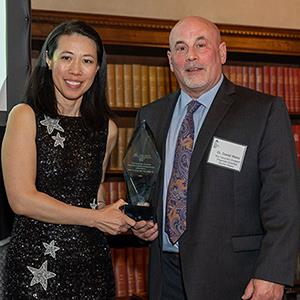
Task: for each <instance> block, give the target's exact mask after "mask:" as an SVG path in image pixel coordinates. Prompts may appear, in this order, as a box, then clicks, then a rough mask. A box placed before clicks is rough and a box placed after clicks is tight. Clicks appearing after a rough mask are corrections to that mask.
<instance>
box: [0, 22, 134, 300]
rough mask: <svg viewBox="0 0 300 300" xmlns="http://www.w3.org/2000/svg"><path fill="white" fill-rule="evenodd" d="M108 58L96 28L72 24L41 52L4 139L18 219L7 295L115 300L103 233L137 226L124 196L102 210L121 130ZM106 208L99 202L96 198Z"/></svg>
mask: <svg viewBox="0 0 300 300" xmlns="http://www.w3.org/2000/svg"><path fill="white" fill-rule="evenodd" d="M105 81H106V62H105V53H104V49H103V45H102V41H101V39H100V37H99V35H98V34H97V33H96V31H95V30H94V29H92V28H91V27H90V26H88V25H87V24H85V23H83V22H79V21H71V22H67V23H63V24H61V25H59V26H58V27H56V28H55V29H54V30H53V31H52V32H51V33H50V34H49V36H48V38H47V39H46V41H45V44H44V46H43V48H42V50H41V54H40V57H39V59H38V63H37V66H36V67H35V69H34V71H33V73H32V76H31V78H30V80H29V84H28V87H27V90H26V103H22V104H19V105H17V106H16V107H14V108H13V110H12V111H11V113H10V115H9V119H8V123H7V129H6V133H5V137H4V140H3V147H2V163H3V175H4V181H5V186H6V191H7V195H8V198H9V202H10V205H11V207H12V209H13V210H14V212H15V213H16V215H17V216H16V221H15V225H14V230H13V234H12V239H11V243H10V247H9V250H8V255H7V264H6V280H5V295H6V297H7V298H8V299H34V298H36V299H113V298H114V280H113V272H112V265H111V256H110V250H109V247H108V244H107V241H106V238H105V233H109V234H119V233H121V232H125V231H127V230H128V229H129V228H130V227H131V226H133V225H134V224H135V222H134V221H133V220H132V219H130V218H129V217H127V216H126V215H124V214H123V213H122V212H121V211H120V209H119V208H120V207H121V206H123V205H124V203H125V202H124V201H123V200H119V201H118V202H116V203H115V204H112V205H109V206H106V207H103V206H104V205H103V204H104V195H103V187H102V182H103V179H104V173H105V170H106V166H107V163H108V158H109V155H110V153H111V151H112V149H113V147H114V145H115V143H116V136H117V127H116V125H115V124H114V122H113V121H112V120H111V119H109V115H110V111H109V108H108V106H107V103H106V98H105ZM99 203H101V205H100V206H99V207H98V209H96V208H97V204H99Z"/></svg>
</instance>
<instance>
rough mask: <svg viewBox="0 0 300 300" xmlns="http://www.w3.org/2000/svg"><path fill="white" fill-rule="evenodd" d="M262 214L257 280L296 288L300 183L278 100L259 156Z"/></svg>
mask: <svg viewBox="0 0 300 300" xmlns="http://www.w3.org/2000/svg"><path fill="white" fill-rule="evenodd" d="M258 164H259V170H260V176H261V194H260V214H261V220H262V225H263V227H264V229H265V236H264V238H263V241H262V247H261V252H260V256H259V259H258V262H257V265H256V272H255V276H254V277H255V278H259V279H263V280H268V281H272V282H277V283H281V284H285V285H293V283H294V279H295V278H294V275H295V269H296V260H297V253H298V251H299V239H300V203H299V202H300V193H299V187H300V181H299V167H298V163H297V157H296V152H295V143H294V140H293V136H292V133H291V124H290V119H289V115H288V113H287V111H286V108H285V105H284V103H283V101H282V100H281V99H278V98H277V100H275V102H274V103H273V105H272V108H271V110H270V113H269V116H268V120H267V122H266V127H265V131H264V135H263V137H262V140H261V144H260V150H259V154H258Z"/></svg>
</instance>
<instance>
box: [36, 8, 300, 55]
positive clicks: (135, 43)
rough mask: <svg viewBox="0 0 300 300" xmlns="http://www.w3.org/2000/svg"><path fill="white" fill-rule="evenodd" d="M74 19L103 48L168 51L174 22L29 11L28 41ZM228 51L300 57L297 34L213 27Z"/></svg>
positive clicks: (271, 30)
mask: <svg viewBox="0 0 300 300" xmlns="http://www.w3.org/2000/svg"><path fill="white" fill-rule="evenodd" d="M72 19H78V20H82V21H86V22H87V23H89V24H90V25H92V26H93V27H94V28H95V29H96V30H97V31H98V32H99V33H100V35H101V37H102V39H103V41H104V44H107V45H118V46H131V47H148V48H149V47H150V48H164V49H167V48H168V35H169V32H170V30H171V28H172V27H173V25H174V24H175V23H176V20H160V19H151V18H136V17H124V16H113V15H100V14H87V13H74V12H58V11H47V10H32V38H33V42H34V43H37V44H38V43H39V42H43V41H44V40H45V38H46V36H47V35H48V33H49V32H50V31H51V30H52V29H53V28H54V27H55V26H56V25H58V24H59V23H61V22H64V21H66V20H72ZM217 25H218V26H219V28H220V31H221V34H222V37H223V40H224V41H225V42H226V43H227V47H228V50H229V51H232V52H244V53H264V54H276V55H289V56H300V30H289V29H280V28H266V27H256V26H242V25H229V24H217Z"/></svg>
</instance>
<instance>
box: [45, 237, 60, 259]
mask: <svg viewBox="0 0 300 300" xmlns="http://www.w3.org/2000/svg"><path fill="white" fill-rule="evenodd" d="M54 243H55V241H54V240H53V241H51V242H50V244H47V243H43V245H44V247H45V248H46V250H45V252H44V255H48V254H50V255H51V257H53V258H56V251H58V250H59V249H60V248H59V247H57V246H55V245H54Z"/></svg>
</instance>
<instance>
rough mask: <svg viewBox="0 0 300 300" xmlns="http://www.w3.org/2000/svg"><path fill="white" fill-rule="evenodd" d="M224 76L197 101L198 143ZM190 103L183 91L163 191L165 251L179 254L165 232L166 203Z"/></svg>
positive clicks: (169, 145)
mask: <svg viewBox="0 0 300 300" xmlns="http://www.w3.org/2000/svg"><path fill="white" fill-rule="evenodd" d="M222 81H223V75H222V76H221V78H220V80H219V81H218V83H217V84H216V85H215V86H214V87H213V88H212V89H210V90H209V91H208V92H206V93H204V94H203V95H201V96H200V97H199V98H198V99H196V100H197V101H199V102H200V103H201V104H202V105H201V106H200V107H199V108H198V109H197V110H196V111H195V112H194V115H193V119H194V126H195V135H194V136H195V138H194V141H196V139H197V136H198V133H199V131H200V129H201V126H202V124H203V122H204V120H205V117H206V115H207V113H208V111H209V108H210V106H211V104H212V103H213V100H214V98H215V96H216V94H217V92H218V90H219V88H220V86H221V84H222ZM190 101H194V100H193V99H192V98H191V97H190V96H188V95H187V94H186V93H185V92H184V91H181V94H180V95H179V99H178V101H177V104H176V106H175V109H174V112H173V116H172V121H171V124H170V128H169V132H168V136H167V140H166V157H165V173H164V191H163V228H162V229H163V251H169V252H178V251H179V250H178V243H175V244H174V245H173V244H172V243H171V242H170V240H169V237H168V235H167V233H166V232H165V216H166V202H167V191H168V185H169V181H170V177H171V173H172V169H173V161H174V152H175V148H176V143H177V136H178V133H179V129H180V126H181V123H182V121H183V119H184V117H185V114H186V110H187V104H188V103H189V102H190Z"/></svg>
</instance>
